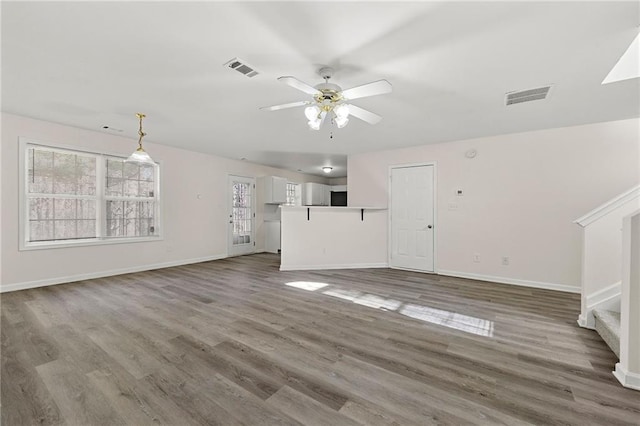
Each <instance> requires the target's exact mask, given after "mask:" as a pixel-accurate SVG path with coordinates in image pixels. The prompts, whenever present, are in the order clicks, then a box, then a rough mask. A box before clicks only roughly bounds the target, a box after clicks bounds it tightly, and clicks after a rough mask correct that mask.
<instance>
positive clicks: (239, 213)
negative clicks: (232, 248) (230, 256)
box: [231, 182, 252, 245]
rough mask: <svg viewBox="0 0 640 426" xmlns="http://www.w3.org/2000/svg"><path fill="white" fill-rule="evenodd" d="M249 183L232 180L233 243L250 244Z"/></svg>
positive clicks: (250, 212) (250, 207)
mask: <svg viewBox="0 0 640 426" xmlns="http://www.w3.org/2000/svg"><path fill="white" fill-rule="evenodd" d="M251 198H252V194H251V184H249V183H245V182H233V207H232V212H231V215H232V216H231V217H232V221H233V225H232V226H233V237H232V238H233V245H240V244H250V243H252V241H251V223H252V211H251V210H252V206H251Z"/></svg>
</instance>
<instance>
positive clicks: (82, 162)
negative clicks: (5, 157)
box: [27, 148, 96, 195]
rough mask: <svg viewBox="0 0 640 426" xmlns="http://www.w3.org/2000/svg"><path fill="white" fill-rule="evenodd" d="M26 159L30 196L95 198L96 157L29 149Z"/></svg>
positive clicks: (70, 152)
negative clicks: (47, 195)
mask: <svg viewBox="0 0 640 426" xmlns="http://www.w3.org/2000/svg"><path fill="white" fill-rule="evenodd" d="M28 159H29V160H28V161H29V166H28V172H27V179H28V182H27V184H28V192H29V193H31V194H34V193H41V194H68V195H76V194H77V195H95V193H96V179H95V176H96V157H95V156H91V155H88V154H87V155H85V154H77V153H74V152H72V151H69V152H58V151H55V152H54V151H47V150H46V149H44V148H29V149H28Z"/></svg>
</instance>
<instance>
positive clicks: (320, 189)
mask: <svg viewBox="0 0 640 426" xmlns="http://www.w3.org/2000/svg"><path fill="white" fill-rule="evenodd" d="M330 203H331V188H330V187H329V185H323V184H321V183H314V182H307V183H305V184H304V198H303V203H302V204H303V205H305V206H328V205H329V204H330Z"/></svg>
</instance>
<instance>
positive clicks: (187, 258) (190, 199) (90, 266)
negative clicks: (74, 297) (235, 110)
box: [0, 113, 327, 289]
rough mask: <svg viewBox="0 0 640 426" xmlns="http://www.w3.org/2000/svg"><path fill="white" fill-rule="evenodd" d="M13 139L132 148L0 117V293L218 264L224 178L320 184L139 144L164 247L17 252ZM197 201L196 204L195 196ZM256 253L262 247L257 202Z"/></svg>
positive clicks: (222, 246)
mask: <svg viewBox="0 0 640 426" xmlns="http://www.w3.org/2000/svg"><path fill="white" fill-rule="evenodd" d="M18 137H26V138H30V139H34V140H38V141H41V142H50V143H53V144H62V145H67V146H72V147H73V146H76V147H79V148H83V149H86V150H95V151H97V152H110V153H119V154H121V155H124V156H127V155H129V154H130V153H131V151H133V149H134V148H135V147H136V141H135V140H132V139H127V138H123V137H119V136H114V135H110V134H105V133H101V132H94V131H89V130H82V129H78V128H73V127H68V126H63V125H59V124H54V123H49V122H45V121H40V120H34V119H30V118H26V117H20V116H16V115H12V114H4V113H3V114H2V155H1V157H0V158H1V161H2V163H1V165H2V170H1V183H2V187H1V189H2V193H1V202H2V206H1V219H2V234H1V238H2V239H1V244H0V250H1V251H0V253H1V256H2V257H1V262H0V264H1V266H2V269H1V276H0V279H1V281H0V283H1V286H2V287H1V288H2V289H12V288H19V287H21V286H32V285H42V284H47V283H52V282H64V281H68V280H72V279H79V278H83V277H91V276H99V275H108V274H111V273H117V272H124V271H128V270H142V269H147V268H153V267H157V266H160V265H168V264H180V263H185V262H191V261H196V260H201V259H212V258H219V257H224V256H225V255H226V252H227V225H228V211H227V209H228V203H227V176H228V174H236V175H240V176H253V177H258V176H265V175H276V176H283V177H286V178H287V179H289V180H291V181H295V182H307V181H314V182H320V183H326V182H327V180H326V178H323V177H314V176H308V175H303V174H300V173H294V172H289V171H286V170H281V169H274V168H271V167H266V166H260V165H257V164H252V163H248V162H243V161H234V160H229V159H225V158H221V157H216V156H212V155H206V154H201V153H196V152H192V151H186V150H181V149H177V148H172V147H168V146H164V145H158V144H154V143H151V142H147V141H145V148H146V149H147V151H148V152H149V153H150V155H151V156H152V157H153V158H154V160H156V161H161V162H162V171H161V173H162V175H161V178H162V189H163V192H162V194H161V195H162V199H163V230H162V233H163V235H164V240H163V241H157V242H143V243H126V244H111V245H100V246H90V247H70V248H55V249H47V250H30V251H19V250H18V242H19V241H18V227H19V220H18ZM198 194H201V195H202V198H201V199H198V198H197V195H198ZM257 202H258V209H257V218H256V219H257V221H256V223H257V231H258V233H257V238H256V241H257V247H256V248H257V250H258V251H260V250H262V248H263V247H264V238H263V233H264V229H263V227H262V212H263V210H262V207H263V206H262V204H261V197H259V198H258V200H257Z"/></svg>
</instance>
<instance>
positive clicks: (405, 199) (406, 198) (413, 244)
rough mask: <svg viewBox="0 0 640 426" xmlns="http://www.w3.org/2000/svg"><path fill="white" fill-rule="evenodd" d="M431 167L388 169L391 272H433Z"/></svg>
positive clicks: (432, 174)
mask: <svg viewBox="0 0 640 426" xmlns="http://www.w3.org/2000/svg"><path fill="white" fill-rule="evenodd" d="M433 168H434V167H433V166H432V165H428V166H415V167H397V168H396V167H394V168H392V169H391V185H390V188H391V200H390V204H391V211H390V218H391V219H390V220H391V225H390V230H391V235H390V237H391V250H390V259H389V265H390V266H391V267H392V268H399V269H411V270H416V271H422V272H433V271H434V268H433V265H434V261H433V253H434V229H435V228H434V225H435V224H434V220H433V218H434V213H433V210H434V209H433V193H434V191H433V189H434V187H433V176H434V173H433Z"/></svg>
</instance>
